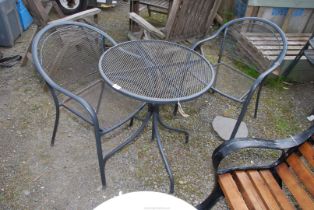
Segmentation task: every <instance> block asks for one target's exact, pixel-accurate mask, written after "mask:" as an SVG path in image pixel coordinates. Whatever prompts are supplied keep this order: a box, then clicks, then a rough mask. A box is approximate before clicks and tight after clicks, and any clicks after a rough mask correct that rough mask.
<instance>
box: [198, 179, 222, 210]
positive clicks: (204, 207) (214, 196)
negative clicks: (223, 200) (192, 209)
mask: <svg viewBox="0 0 314 210" xmlns="http://www.w3.org/2000/svg"><path fill="white" fill-rule="evenodd" d="M215 179H216V181H215V187H214V189H213V191H212V192H211V193H210V195H209V196H208V197H207V198H206V199H205V200H204V201H203V202H202V203H200V204H199V205H197V206H196V208H197V209H198V210H208V209H211V208H212V207H213V206H214V205H215V204H216V202H217V201H218V199H219V198H220V197H221V196H223V193H222V191H221V189H220V187H219V184H218V182H217V177H216V178H215Z"/></svg>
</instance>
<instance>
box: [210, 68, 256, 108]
mask: <svg viewBox="0 0 314 210" xmlns="http://www.w3.org/2000/svg"><path fill="white" fill-rule="evenodd" d="M214 68H215V70H216V73H217V74H216V82H215V85H214V87H213V88H212V89H214V90H215V91H217V92H218V93H221V94H222V95H225V96H227V97H229V98H232V99H234V100H236V101H239V102H242V101H244V100H245V97H246V95H247V93H248V90H249V89H250V87H251V86H252V85H253V83H254V80H255V79H254V78H252V77H250V76H248V75H246V74H244V73H243V72H241V71H238V70H237V69H235V68H233V67H231V66H230V65H228V64H225V63H219V64H216V65H215V66H214Z"/></svg>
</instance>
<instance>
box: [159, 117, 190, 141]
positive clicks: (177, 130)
mask: <svg viewBox="0 0 314 210" xmlns="http://www.w3.org/2000/svg"><path fill="white" fill-rule="evenodd" d="M157 117H158V118H157V119H158V122H159V123H160V125H161V126H163V127H164V128H166V129H168V130H171V131H175V132H178V133H183V134H184V135H185V143H188V142H189V133H188V132H187V131H185V130H182V129H178V128H173V127H170V126H169V125H167V124H165V123H164V122H163V121H162V120H161V118H160V116H159V114H158V115H157Z"/></svg>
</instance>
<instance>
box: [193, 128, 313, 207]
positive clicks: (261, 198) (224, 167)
mask: <svg viewBox="0 0 314 210" xmlns="http://www.w3.org/2000/svg"><path fill="white" fill-rule="evenodd" d="M313 144H314V125H312V126H310V127H309V128H308V129H307V130H305V131H303V132H301V133H299V134H296V135H294V136H290V137H288V138H286V139H278V140H265V139H251V138H238V139H237V138H236V139H232V140H230V141H226V142H224V143H223V144H221V145H220V146H219V147H217V148H216V149H215V150H214V152H213V154H212V163H213V167H214V169H215V187H214V189H213V191H212V192H211V194H210V195H209V196H208V197H207V198H206V199H205V200H204V201H203V202H202V203H201V204H199V205H198V206H197V209H199V210H207V209H211V208H212V207H213V206H214V204H215V203H216V202H217V201H218V199H219V198H220V197H222V196H225V198H226V200H227V203H228V205H229V207H230V208H231V209H299V208H300V209H308V208H309V209H311V208H312V207H313V198H314V188H313V183H314V176H313V173H312V170H313V166H314V146H313ZM254 149H255V150H256V151H257V153H256V156H257V158H258V156H259V154H261V153H263V152H265V150H271V153H267V154H268V155H267V157H268V158H266V159H267V160H257V161H251V159H246V160H248V161H247V163H241V164H240V163H239V162H242V161H238V160H239V159H238V158H235V157H239V155H240V156H241V155H242V154H245V151H246V153H247V152H248V150H251V151H250V152H254V151H252V150H254ZM241 151H242V152H244V153H241ZM274 151H277V152H278V153H277V154H274ZM270 154H271V155H270ZM234 155H238V156H234ZM231 156H233V158H231V159H228V158H229V157H231ZM242 158H243V157H242ZM243 159H245V158H243ZM264 159H265V158H264ZM226 160H227V161H226ZM228 160H229V161H228ZM230 160H235V161H230ZM226 162H228V163H227V164H226ZM232 162H236V163H232ZM283 185H285V189H283ZM281 188H282V189H281ZM296 206H298V208H296ZM310 206H312V207H310Z"/></svg>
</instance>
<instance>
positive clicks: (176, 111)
mask: <svg viewBox="0 0 314 210" xmlns="http://www.w3.org/2000/svg"><path fill="white" fill-rule="evenodd" d="M177 113H178V104H177V103H176V104H175V105H174V108H173V116H176V115H177Z"/></svg>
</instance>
